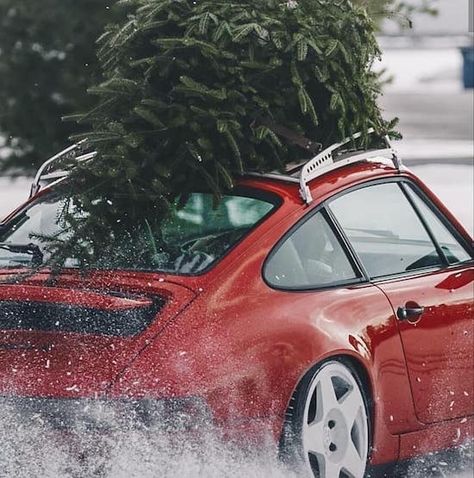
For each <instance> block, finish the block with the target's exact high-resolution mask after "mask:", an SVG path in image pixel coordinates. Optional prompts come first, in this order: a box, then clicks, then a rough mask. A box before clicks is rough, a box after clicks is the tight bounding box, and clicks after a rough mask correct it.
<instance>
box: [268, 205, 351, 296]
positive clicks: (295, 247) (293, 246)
mask: <svg viewBox="0 0 474 478" xmlns="http://www.w3.org/2000/svg"><path fill="white" fill-rule="evenodd" d="M265 278H266V280H267V281H268V282H269V283H270V284H271V285H273V286H276V287H280V288H292V289H308V288H317V287H325V286H328V285H331V284H335V283H338V282H342V281H348V280H351V279H356V278H357V274H356V273H355V271H354V269H353V267H352V265H351V263H350V261H349V259H348V258H347V256H346V254H345V252H344V250H343V249H342V247H341V245H340V244H339V241H338V240H337V238H336V236H335V234H334V232H333V231H332V229H331V228H330V226H329V225H328V223H327V222H326V220H325V218H324V216H323V215H322V213H317V214H315V215H314V216H312V217H311V218H310V219H309V220H307V221H306V222H305V223H304V224H303V225H301V226H300V227H299V228H298V229H297V230H296V231H295V232H293V233H292V234H291V235H290V237H288V239H286V240H285V241H284V242H283V243H282V244H281V245H280V246H279V248H278V249H277V251H276V252H275V253H274V254H273V256H271V257H270V259H269V260H268V262H267V264H266V266H265Z"/></svg>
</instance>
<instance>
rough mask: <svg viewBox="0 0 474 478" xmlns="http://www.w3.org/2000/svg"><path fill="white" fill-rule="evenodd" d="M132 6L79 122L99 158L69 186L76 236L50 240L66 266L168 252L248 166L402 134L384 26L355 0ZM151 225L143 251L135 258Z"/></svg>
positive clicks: (158, 0)
mask: <svg viewBox="0 0 474 478" xmlns="http://www.w3.org/2000/svg"><path fill="white" fill-rule="evenodd" d="M119 3H120V4H121V5H122V7H123V8H124V9H125V15H124V17H126V20H124V21H123V22H121V23H119V24H114V25H110V26H109V27H108V28H107V30H106V32H105V33H104V34H103V35H102V37H101V38H100V39H99V52H98V55H99V61H100V64H101V66H102V70H103V75H104V80H105V81H103V83H101V84H100V85H98V86H95V87H93V88H90V90H89V91H90V93H91V94H93V95H96V96H97V98H98V101H97V104H96V106H95V107H94V108H93V109H92V110H91V111H89V112H87V113H85V114H82V115H75V116H74V117H72V119H74V120H77V121H79V123H81V124H82V125H86V126H87V125H90V126H91V127H92V128H91V129H92V131H90V132H89V133H87V134H85V135H81V136H79V137H87V138H88V141H89V143H91V144H92V145H93V146H94V147H95V148H97V151H98V155H97V157H96V158H95V159H94V160H92V161H89V162H87V163H82V164H81V165H79V166H78V167H77V168H76V169H75V170H74V173H73V174H72V177H71V179H70V180H69V181H68V182H67V183H65V184H64V185H63V186H62V191H63V192H62V194H64V195H66V197H69V198H70V200H68V201H66V202H65V203H64V204H65V206H64V211H63V212H62V213H61V215H60V218H59V220H60V222H61V227H62V229H63V230H64V231H66V234H61V235H57V236H56V237H53V238H45V237H38V240H41V241H42V242H43V243H44V244H45V249H46V250H47V251H48V252H49V253H50V257H51V259H50V260H49V264H50V265H52V266H57V267H58V268H59V269H60V268H61V267H63V265H64V262H65V260H67V259H68V258H71V257H73V258H77V259H79V262H80V264H81V265H82V266H83V267H86V268H87V267H90V266H92V267H94V264H96V265H97V264H104V256H109V253H108V252H107V251H108V249H107V247H109V246H110V245H111V244H121V246H120V248H122V249H124V251H125V252H124V254H123V256H124V257H125V258H126V260H125V262H127V261H128V260H130V261H139V260H140V257H142V256H144V255H146V254H147V251H165V250H166V248H169V246H170V245H169V244H167V245H166V244H164V241H163V240H162V238H161V232H160V231H161V230H162V229H161V224H162V223H163V220H165V219H166V217H167V213H168V211H169V208H170V205H171V204H175V207H176V204H177V205H178V207H179V205H184V204H185V203H186V201H187V197H188V196H187V195H188V194H189V193H191V192H193V191H206V192H210V193H212V195H213V197H214V198H215V201H218V200H219V199H220V198H221V197H222V195H223V194H225V192H226V191H229V190H231V189H232V188H233V187H234V184H235V181H236V179H237V178H238V177H239V176H240V175H242V174H243V173H244V172H245V171H260V172H265V171H271V170H275V169H276V170H283V169H284V168H285V166H286V165H288V164H290V163H294V162H301V160H303V159H306V158H310V157H312V156H314V155H315V154H316V153H317V151H318V150H319V149H320V148H321V147H323V146H327V145H329V144H332V143H333V142H335V141H338V140H340V139H341V138H343V137H345V136H348V135H350V134H352V133H355V132H357V131H363V132H367V130H368V129H369V128H375V130H376V131H378V132H379V133H383V134H385V133H387V132H389V131H390V130H391V128H392V126H393V124H392V123H391V124H389V123H386V122H385V121H384V120H383V119H382V116H381V112H380V109H379V108H378V106H377V97H378V95H379V84H378V80H377V76H376V75H375V74H374V73H372V71H371V66H372V63H373V61H374V59H376V58H377V56H378V55H379V49H378V46H377V42H376V39H375V36H374V28H375V27H374V24H373V22H372V21H371V19H370V18H369V17H368V16H367V14H366V11H365V10H364V9H363V8H360V7H354V6H353V5H352V4H351V2H349V1H348V0H339V1H334V0H298V1H296V0H293V1H288V2H282V0H240V1H239V2H232V1H224V0H194V1H192V0H122V1H121V2H119ZM76 183H79V187H78V188H76V187H74V185H75V184H76ZM138 224H140V225H146V227H144V229H143V230H144V233H143V234H139V236H140V238H141V241H143V244H142V245H140V246H136V245H135V246H134V249H133V250H127V248H126V246H127V244H130V243H131V239H130V238H131V237H136V236H137V227H138V226H137V225H138ZM112 239H113V240H112ZM140 244H141V242H140ZM110 247H113V248H114V251H113V254H110V256H112V255H115V256H117V247H116V246H110ZM159 254H161V252H159V253H158V256H159ZM155 255H156V254H155ZM158 256H157V257H158Z"/></svg>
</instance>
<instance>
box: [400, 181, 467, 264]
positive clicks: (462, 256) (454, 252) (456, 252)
mask: <svg viewBox="0 0 474 478" xmlns="http://www.w3.org/2000/svg"><path fill="white" fill-rule="evenodd" d="M407 191H408V194H409V195H410V197H411V198H412V199H413V202H414V203H415V205H416V207H417V208H418V210H419V211H420V213H421V215H422V216H423V217H424V219H425V221H426V223H427V224H428V227H429V228H430V229H431V232H432V233H433V236H434V237H435V239H436V241H437V242H438V244H439V245H440V247H441V249H442V250H443V252H444V254H445V256H446V258H447V259H448V262H449V263H450V264H459V263H461V262H466V261H469V260H470V259H471V256H470V255H469V254H468V253H467V252H466V250H465V249H464V247H463V246H462V245H461V244H460V243H459V241H458V240H457V239H456V238H455V237H454V235H453V234H452V233H451V231H450V230H449V229H448V228H447V227H446V226H445V225H444V224H443V223H442V221H441V220H440V219H439V217H438V216H437V215H436V214H435V213H434V212H433V211H432V209H430V208H429V207H428V205H427V204H426V202H425V201H424V200H423V199H421V197H420V196H419V195H418V194H417V193H416V192H415V191H414V190H413V188H412V187H411V186H410V187H408V188H407Z"/></svg>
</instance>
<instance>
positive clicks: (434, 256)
mask: <svg viewBox="0 0 474 478" xmlns="http://www.w3.org/2000/svg"><path fill="white" fill-rule="evenodd" d="M330 208H331V210H332V211H333V213H334V215H335V216H336V218H337V220H338V221H339V223H340V225H341V226H342V228H343V229H344V232H345V233H346V235H347V237H348V238H349V241H350V242H351V244H352V246H353V247H354V249H355V251H356V252H357V254H358V255H359V257H360V259H361V261H362V263H363V264H364V266H365V268H366V269H367V272H368V274H369V275H370V276H371V277H381V276H387V275H392V274H400V273H402V272H408V271H413V270H417V269H423V268H426V267H434V266H439V265H441V260H440V258H439V255H438V253H437V251H436V248H435V245H434V244H433V242H432V241H431V239H430V237H429V235H428V233H427V231H426V229H425V227H424V226H423V224H422V222H421V221H420V219H419V217H418V216H417V214H416V212H415V210H414V209H413V207H412V206H411V204H410V202H409V201H408V199H407V197H406V196H405V195H404V193H403V191H402V190H401V188H400V186H399V185H398V184H397V183H385V184H378V185H375V186H369V187H365V188H362V189H358V190H356V191H353V192H350V193H347V194H345V195H343V196H341V197H339V198H337V199H335V200H334V201H332V202H331V204H330Z"/></svg>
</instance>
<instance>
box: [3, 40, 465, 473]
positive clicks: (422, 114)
mask: <svg viewBox="0 0 474 478" xmlns="http://www.w3.org/2000/svg"><path fill="white" fill-rule="evenodd" d="M391 41H392V40H391V39H390V38H389V39H387V38H385V39H382V44H383V45H384V46H385V50H384V58H383V61H382V63H381V64H379V65H377V68H378V69H382V68H383V69H386V75H387V76H391V75H393V81H392V82H391V83H389V84H388V85H387V87H386V89H385V94H384V96H383V98H382V104H383V108H384V110H385V112H386V115H387V117H393V116H398V117H400V130H401V132H402V133H403V136H404V138H403V140H401V141H399V142H397V143H395V144H394V147H395V148H396V149H397V150H398V151H399V152H400V156H401V158H402V159H403V160H404V163H405V164H406V166H407V167H409V168H410V169H411V170H412V171H414V172H415V173H416V174H417V175H418V176H419V177H420V178H421V179H422V180H423V181H424V182H425V183H426V184H427V185H428V186H429V188H430V189H432V190H433V191H434V192H435V194H436V195H437V196H438V197H439V198H440V199H441V201H442V202H443V203H444V204H445V205H446V206H447V207H448V208H449V209H450V210H451V211H452V212H453V213H454V215H455V216H456V217H457V218H458V220H459V221H460V223H461V224H462V225H463V226H464V228H465V229H466V230H467V231H468V232H469V233H470V234H473V233H474V167H473V156H474V154H473V153H474V152H473V148H474V146H473V130H474V124H473V117H474V113H473V96H472V90H471V91H466V90H464V89H463V88H462V85H461V81H460V72H461V68H462V61H461V56H460V53H459V51H458V49H457V47H455V46H453V45H452V44H451V43H450V41H443V42H442V47H441V48H439V44H438V46H435V47H433V45H431V46H428V47H426V45H425V46H420V47H410V48H404V47H403V45H402V46H401V47H397V48H390V44H391V43H390V42H391ZM0 157H1V156H0ZM31 181H32V178H30V177H24V176H18V177H10V176H8V177H7V176H4V177H0V221H1V219H2V218H4V217H5V216H6V215H7V214H9V213H10V212H12V211H13V210H14V209H15V208H16V207H17V206H19V205H20V204H21V203H22V202H24V201H25V200H26V199H27V198H28V195H29V190H30V185H31ZM453 373H454V372H453ZM92 413H93V412H90V413H89V412H87V413H86V415H87V414H89V415H88V417H87V419H84V420H81V419H78V420H77V421H76V422H74V423H73V424H72V425H71V428H70V429H68V430H65V431H64V433H61V434H59V435H58V433H57V431H56V430H54V431H53V430H52V429H51V428H50V426H49V425H48V424H46V423H44V422H43V421H42V420H41V417H40V416H36V417H35V416H33V417H31V415H30V416H28V419H25V416H24V415H23V414H22V413H21V412H20V413H19V412H18V408H17V407H16V406H15V404H11V403H10V404H8V405H6V406H4V405H3V404H2V407H1V408H0V436H1V437H2V444H1V446H0V478H4V477H5V478H10V477H15V478H16V477H18V478H29V477H38V478H40V477H41V478H79V477H80V478H82V477H84V478H88V477H93V476H97V477H103V478H142V477H143V478H155V477H158V478H174V477H180V478H181V477H182V478H196V477H198V478H201V477H202V478H220V477H228V478H234V477H235V478H237V477H249V478H267V477H272V478H280V477H281V478H293V477H295V478H296V476H298V475H297V474H296V473H295V472H294V470H291V469H288V468H286V467H285V466H283V465H282V464H281V463H280V462H279V461H278V459H277V456H276V450H275V447H274V446H273V445H272V444H271V443H270V441H269V442H268V443H260V444H259V446H258V447H257V448H256V447H253V446H250V447H249V448H248V449H245V450H242V448H241V447H238V448H237V447H234V446H233V445H230V444H228V443H224V441H222V440H220V438H219V433H218V432H216V431H213V430H207V431H205V432H204V435H205V438H204V439H199V440H198V439H194V437H193V436H189V434H180V433H179V432H175V431H173V433H170V432H167V431H166V430H163V429H162V428H159V429H158V428H156V429H154V428H147V429H139V428H138V429H135V428H131V429H127V431H124V430H123V429H122V428H121V427H120V426H119V423H118V421H117V420H116V419H115V417H114V415H113V413H112V414H107V411H101V413H103V415H101V416H100V417H99V418H100V420H101V424H102V425H103V426H105V429H106V432H105V433H101V434H95V433H93V432H92V431H91V429H90V428H89V419H91V417H92ZM92 418H96V417H92ZM164 421H166V419H165V417H164ZM203 444H205V445H203ZM459 445H460V446H459V447H458V448H457V449H456V450H455V451H454V452H453V453H450V454H438V455H429V456H424V457H422V458H420V459H418V460H417V461H416V462H414V463H409V464H408V465H407V469H406V470H404V471H403V472H401V473H402V474H401V476H405V477H409V478H427V477H433V478H474V472H473V463H474V462H473V452H474V449H473V444H472V443H465V444H459ZM78 450H80V451H78ZM394 478H395V477H394Z"/></svg>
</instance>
